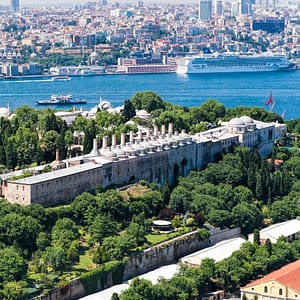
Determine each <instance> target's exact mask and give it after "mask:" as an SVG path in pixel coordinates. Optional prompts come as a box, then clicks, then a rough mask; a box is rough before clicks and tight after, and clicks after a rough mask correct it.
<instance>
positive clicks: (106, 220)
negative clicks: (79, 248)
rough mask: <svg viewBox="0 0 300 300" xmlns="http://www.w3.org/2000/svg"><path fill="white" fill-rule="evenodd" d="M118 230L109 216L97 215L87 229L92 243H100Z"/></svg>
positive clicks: (116, 224)
mask: <svg viewBox="0 0 300 300" xmlns="http://www.w3.org/2000/svg"><path fill="white" fill-rule="evenodd" d="M118 229H119V226H118V223H117V222H115V221H113V220H112V218H111V217H110V216H109V215H98V216H96V218H95V219H94V222H93V223H92V225H91V226H90V227H89V232H90V234H91V238H92V240H93V241H95V242H97V243H101V242H102V241H103V239H104V238H105V237H108V236H111V235H115V234H116V233H117V231H118Z"/></svg>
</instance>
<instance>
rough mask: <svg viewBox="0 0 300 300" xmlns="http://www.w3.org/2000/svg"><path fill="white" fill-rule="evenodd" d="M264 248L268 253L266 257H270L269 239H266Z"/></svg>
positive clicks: (270, 244)
mask: <svg viewBox="0 0 300 300" xmlns="http://www.w3.org/2000/svg"><path fill="white" fill-rule="evenodd" d="M265 248H266V250H267V252H268V255H269V256H271V255H272V243H271V241H270V239H267V240H266V242H265Z"/></svg>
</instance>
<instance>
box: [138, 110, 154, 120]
mask: <svg viewBox="0 0 300 300" xmlns="http://www.w3.org/2000/svg"><path fill="white" fill-rule="evenodd" d="M136 116H137V117H139V118H141V119H150V118H151V115H150V114H149V113H148V112H147V111H146V110H144V109H141V110H138V111H137V112H136Z"/></svg>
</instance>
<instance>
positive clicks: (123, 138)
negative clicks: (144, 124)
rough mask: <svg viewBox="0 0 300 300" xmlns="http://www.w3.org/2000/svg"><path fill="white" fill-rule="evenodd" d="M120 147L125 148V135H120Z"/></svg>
mask: <svg viewBox="0 0 300 300" xmlns="http://www.w3.org/2000/svg"><path fill="white" fill-rule="evenodd" d="M121 146H125V133H123V132H122V133H121Z"/></svg>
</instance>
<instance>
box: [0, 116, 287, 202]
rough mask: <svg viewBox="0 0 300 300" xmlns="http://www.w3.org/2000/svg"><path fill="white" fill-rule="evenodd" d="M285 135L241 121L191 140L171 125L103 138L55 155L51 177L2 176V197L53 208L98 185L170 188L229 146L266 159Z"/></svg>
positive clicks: (279, 128) (271, 126)
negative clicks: (80, 150) (80, 152)
mask: <svg viewBox="0 0 300 300" xmlns="http://www.w3.org/2000/svg"><path fill="white" fill-rule="evenodd" d="M285 130H286V125H285V124H278V123H265V122H260V121H255V120H252V119H251V118H249V117H246V116H245V117H241V118H234V119H232V120H230V121H229V122H223V123H222V124H221V126H220V127H218V128H214V129H211V130H207V131H204V132H200V133H197V134H195V135H190V134H188V133H185V132H184V131H182V132H181V133H179V132H173V124H169V127H168V130H166V127H165V126H164V125H163V126H162V128H161V131H159V130H158V128H157V127H154V128H153V130H150V129H147V130H146V132H145V133H142V131H139V132H138V133H137V134H136V135H134V133H133V132H130V134H129V138H127V139H126V135H125V134H122V135H121V143H120V144H119V145H117V142H116V137H115V136H112V137H111V139H110V140H111V141H112V142H111V145H108V137H104V138H103V141H102V148H101V149H98V141H97V139H94V145H93V150H92V151H91V153H90V154H88V155H84V156H80V157H74V158H71V159H66V160H64V161H59V158H58V156H57V159H56V161H55V162H53V163H52V171H51V172H48V173H41V170H42V167H37V168H32V169H30V171H31V172H32V173H34V174H35V175H34V176H31V177H27V178H23V179H18V180H13V178H16V177H15V176H16V175H21V174H22V173H21V172H20V171H19V173H17V172H12V173H7V174H3V175H2V177H1V193H0V194H1V196H2V197H4V198H5V199H7V200H8V201H9V202H11V203H18V204H21V205H29V204H31V203H39V204H42V205H44V206H55V205H59V204H63V203H69V202H70V201H72V200H73V199H74V198H75V197H76V196H77V195H79V194H81V193H83V192H86V191H93V190H95V187H96V186H97V185H101V187H103V188H106V187H109V186H116V185H125V184H128V183H131V182H136V181H138V180H141V179H144V180H147V181H150V182H157V183H159V184H163V183H164V181H166V180H167V181H168V182H169V183H170V184H172V183H174V181H175V179H176V178H177V177H178V176H186V175H187V174H188V172H189V171H191V170H194V169H200V168H201V167H203V166H204V165H206V164H207V163H209V162H213V161H214V160H215V158H216V156H217V155H218V154H220V153H222V152H223V151H224V150H225V149H227V148H230V147H232V146H236V145H243V146H245V147H248V148H253V147H255V146H256V147H258V149H259V152H260V153H261V155H262V156H267V155H268V154H269V153H270V152H271V151H272V148H273V145H274V141H275V140H276V139H279V138H280V136H281V135H282V134H283V132H285Z"/></svg>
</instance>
